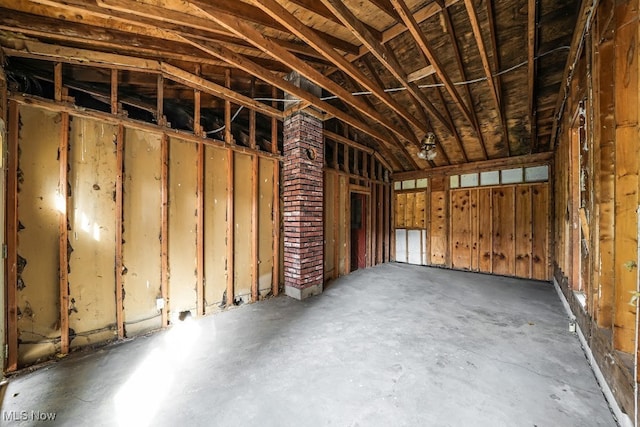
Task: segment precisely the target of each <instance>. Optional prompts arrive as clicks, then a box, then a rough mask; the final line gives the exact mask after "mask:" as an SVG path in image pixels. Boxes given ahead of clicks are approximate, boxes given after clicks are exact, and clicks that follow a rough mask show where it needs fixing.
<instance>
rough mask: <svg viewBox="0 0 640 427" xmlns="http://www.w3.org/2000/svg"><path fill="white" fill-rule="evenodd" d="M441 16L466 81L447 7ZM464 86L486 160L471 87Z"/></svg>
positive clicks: (459, 69) (486, 157) (460, 71)
mask: <svg viewBox="0 0 640 427" xmlns="http://www.w3.org/2000/svg"><path fill="white" fill-rule="evenodd" d="M442 17H443V18H444V25H445V29H446V32H447V33H449V39H450V40H451V45H450V46H451V48H452V50H453V53H454V58H455V60H456V65H457V66H458V72H459V73H460V77H461V80H462V81H466V80H467V73H466V72H465V70H464V65H463V60H462V54H461V53H460V47H459V46H458V41H457V39H456V32H455V27H454V26H453V22H451V14H450V12H449V9H446V8H445V9H443V11H442ZM462 86H463V87H464V91H465V92H466V94H467V99H468V101H469V107H470V111H471V118H472V119H473V124H474V128H475V130H476V134H477V135H478V139H479V142H480V148H481V149H482V159H481V160H487V159H488V158H489V155H488V154H487V145H486V142H485V140H484V135H483V134H482V129H481V127H480V121H479V120H478V115H477V113H476V110H475V108H474V104H473V96H472V94H471V87H470V85H462ZM465 156H466V157H468V155H467V154H466V153H465Z"/></svg>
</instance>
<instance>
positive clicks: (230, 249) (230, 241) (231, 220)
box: [226, 150, 235, 307]
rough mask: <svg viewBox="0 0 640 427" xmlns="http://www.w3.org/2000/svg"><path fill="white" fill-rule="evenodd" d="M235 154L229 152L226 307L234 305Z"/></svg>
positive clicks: (231, 151)
mask: <svg viewBox="0 0 640 427" xmlns="http://www.w3.org/2000/svg"><path fill="white" fill-rule="evenodd" d="M234 165H235V162H234V154H233V150H227V290H226V294H227V301H226V303H227V304H226V306H227V307H231V306H233V303H234V301H233V300H234V298H235V295H234V292H235V291H234V279H235V277H234V274H235V272H234V265H233V264H234V262H235V261H234V260H235V257H234V251H235V245H234V242H235V240H234V228H235V217H234V208H235V206H234V201H235V198H234V191H233V187H234V182H233V179H234V176H235V173H234Z"/></svg>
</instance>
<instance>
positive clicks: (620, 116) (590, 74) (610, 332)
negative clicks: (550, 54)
mask: <svg viewBox="0 0 640 427" xmlns="http://www.w3.org/2000/svg"><path fill="white" fill-rule="evenodd" d="M639 7H640V4H639V2H638V1H637V0H626V1H618V2H614V1H612V0H609V1H601V2H600V4H599V7H598V9H597V11H596V12H595V14H594V16H593V19H592V21H591V22H592V26H591V28H590V30H589V31H588V32H587V35H586V36H585V39H584V41H583V46H584V48H583V49H581V50H580V51H579V53H578V56H577V59H578V61H577V66H576V67H575V72H574V75H573V78H572V79H571V84H570V86H569V88H568V89H569V93H568V98H567V103H566V106H565V108H564V115H563V116H562V119H561V122H560V124H559V129H560V131H559V136H558V138H557V143H556V152H555V166H556V167H555V177H554V192H555V204H554V206H555V209H554V214H553V217H554V232H553V234H554V237H555V247H554V270H555V271H554V278H555V280H556V281H557V282H558V283H559V284H560V286H561V288H562V290H563V292H564V294H565V296H566V297H567V300H568V301H569V304H570V305H571V307H572V310H573V312H574V313H575V315H576V316H577V321H578V324H579V326H580V329H581V330H582V333H583V335H584V336H585V338H586V340H587V342H588V343H589V346H590V347H591V350H592V352H593V354H594V357H595V359H596V361H597V363H598V365H599V367H600V369H601V370H602V372H603V374H604V376H605V378H606V379H607V382H608V383H609V385H610V387H611V389H612V391H613V394H614V395H615V397H616V399H617V401H618V403H619V404H620V406H621V408H622V410H623V411H624V412H626V413H627V414H633V413H634V411H635V407H636V405H637V402H636V401H635V400H634V383H635V382H636V381H637V378H634V371H633V368H632V367H633V364H634V358H637V357H638V348H637V347H636V346H637V341H636V328H637V324H636V307H634V306H633V305H632V304H629V303H630V301H631V297H632V296H633V293H634V292H636V290H637V286H638V283H637V274H638V270H637V269H638V267H637V265H638V261H639V260H638V213H637V209H638V205H639V204H640V198H639V197H638V190H639V183H640V180H639V179H638V171H639V169H640V160H639V159H640V152H639V144H638V135H639V132H640V125H639V124H640V105H639V104H640V96H639V94H638V90H639V81H640V72H639V70H640V66H639V64H638V40H639V39H640V25H639V23H638V12H639ZM572 59H573V58H572Z"/></svg>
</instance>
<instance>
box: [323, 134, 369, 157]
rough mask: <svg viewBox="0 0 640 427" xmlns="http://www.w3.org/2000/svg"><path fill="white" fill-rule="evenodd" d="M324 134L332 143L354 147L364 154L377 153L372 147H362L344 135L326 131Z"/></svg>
mask: <svg viewBox="0 0 640 427" xmlns="http://www.w3.org/2000/svg"><path fill="white" fill-rule="evenodd" d="M322 134H323V135H324V137H325V138H327V139H330V140H332V141H336V142H340V143H342V144H344V145H348V146H350V147H353V148H355V149H357V150H360V151H362V152H365V153H368V154H373V153H374V152H375V150H374V149H373V148H371V147H367V146H366V145H362V144H359V143H357V142H355V141H352V140H350V139H349V138H346V137H344V136H342V135H339V134H337V133H334V132H331V131H330V130H327V129H324V130H323V131H322Z"/></svg>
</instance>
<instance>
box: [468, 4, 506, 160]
mask: <svg viewBox="0 0 640 427" xmlns="http://www.w3.org/2000/svg"><path fill="white" fill-rule="evenodd" d="M464 4H465V6H466V8H467V14H468V15H469V20H470V21H471V28H472V29H473V36H474V37H475V40H476V44H477V46H478V51H479V52H480V59H481V61H482V68H483V70H484V74H485V77H486V78H487V84H488V85H489V91H490V92H491V97H492V98H493V102H494V104H495V107H496V112H497V113H498V116H499V118H500V123H503V127H504V124H505V121H504V117H503V116H504V112H503V111H502V105H501V102H500V94H499V92H498V88H497V87H496V83H495V81H494V79H493V73H492V72H491V65H489V58H488V56H487V49H486V46H485V43H484V39H483V38H482V30H481V28H480V22H479V20H478V14H477V12H476V9H475V7H474V5H473V0H464ZM503 132H504V135H505V138H506V139H505V146H506V147H507V149H508V147H509V139H508V137H507V133H506V132H507V129H506V128H505V129H503Z"/></svg>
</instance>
